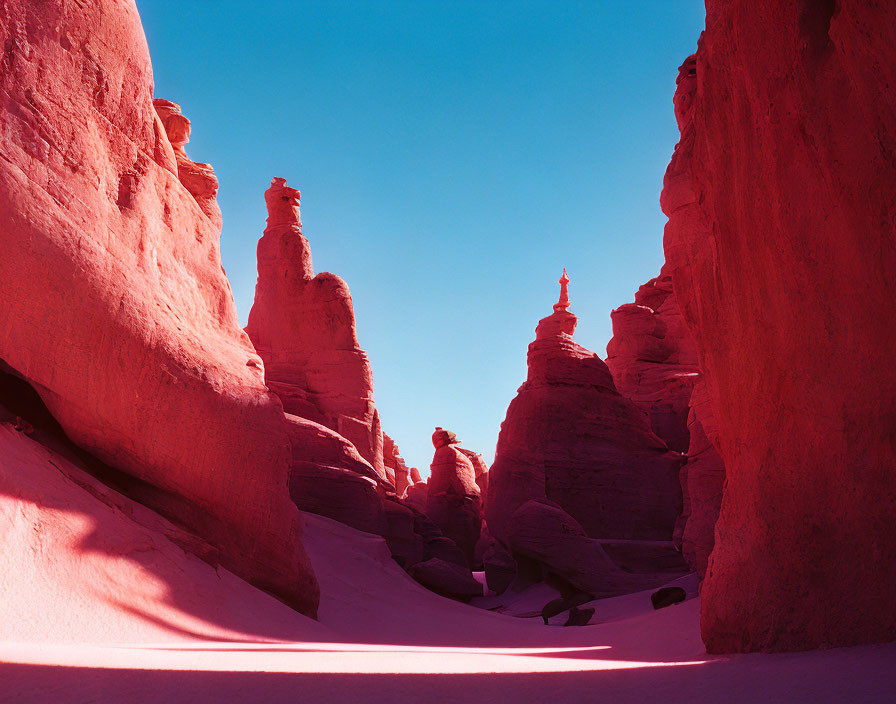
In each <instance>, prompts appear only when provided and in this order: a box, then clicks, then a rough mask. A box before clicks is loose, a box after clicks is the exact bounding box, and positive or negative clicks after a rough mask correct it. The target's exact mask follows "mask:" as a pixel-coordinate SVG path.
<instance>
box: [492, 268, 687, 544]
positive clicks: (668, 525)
mask: <svg viewBox="0 0 896 704" xmlns="http://www.w3.org/2000/svg"><path fill="white" fill-rule="evenodd" d="M559 283H560V300H559V301H558V302H557V303H556V304H554V312H553V313H552V314H551V315H549V316H548V317H546V318H544V319H542V320H541V321H539V323H538V327H537V328H536V330H535V341H534V342H532V343H531V344H530V345H529V353H528V365H529V375H528V378H527V380H526V382H525V383H524V384H523V385H522V386H521V387H520V389H519V391H518V393H517V396H516V398H514V399H513V401H512V402H511V403H510V407H509V408H508V409H507V417H506V419H505V420H504V423H503V424H502V425H501V433H500V435H499V437H498V446H497V450H496V454H495V462H494V464H493V465H492V467H491V470H490V472H489V477H490V480H489V491H488V500H487V501H486V520H487V522H488V526H489V531H490V532H491V534H492V535H493V536H494V537H496V538H497V539H499V540H501V541H502V542H504V543H505V544H506V543H507V542H508V539H509V533H510V532H511V529H512V525H511V524H512V521H511V517H512V516H513V514H514V513H515V512H516V511H517V510H518V509H519V508H520V507H521V506H523V504H525V503H526V502H528V501H530V500H533V499H534V500H545V499H547V500H548V501H549V502H550V503H553V504H554V505H557V506H559V507H561V508H562V509H563V510H564V511H565V512H566V513H568V514H569V515H570V516H572V517H573V518H574V519H575V521H577V522H578V523H579V524H580V525H581V526H582V528H583V529H584V531H585V533H587V535H588V536H589V537H591V538H599V539H608V540H650V541H670V540H671V539H672V531H673V528H674V526H675V520H676V518H677V516H678V514H679V511H680V509H681V489H680V486H679V483H678V470H679V468H680V466H681V455H679V454H678V453H673V452H670V451H669V450H668V448H667V447H666V444H665V443H664V442H663V441H662V440H661V439H660V438H658V437H657V436H656V435H654V433H653V432H652V431H651V430H650V427H649V426H648V423H647V419H646V417H645V415H644V413H643V411H641V410H640V409H639V408H638V407H637V406H635V405H634V404H633V403H632V402H631V401H629V400H628V399H626V398H624V397H622V396H621V395H620V394H619V393H618V392H617V391H616V387H615V386H614V384H613V378H612V376H611V375H610V371H609V369H608V368H607V365H606V364H605V363H604V362H603V361H602V360H601V359H600V358H599V357H598V356H597V355H596V354H594V353H593V352H591V351H589V350H587V349H585V348H584V347H582V346H581V345H579V344H577V343H576V342H575V340H574V339H573V332H574V331H575V328H576V323H577V318H576V316H575V315H573V314H572V313H570V312H569V310H568V309H569V305H570V304H569V294H568V285H569V277H568V276H567V275H566V270H565V269H564V271H563V276H562V277H561V278H560V282H559Z"/></svg>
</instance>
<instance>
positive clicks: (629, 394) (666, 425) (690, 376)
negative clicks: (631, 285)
mask: <svg viewBox="0 0 896 704" xmlns="http://www.w3.org/2000/svg"><path fill="white" fill-rule="evenodd" d="M610 317H611V318H612V320H613V338H612V339H611V340H610V342H609V344H608V345H607V367H608V368H609V369H610V373H611V374H612V375H613V383H614V384H615V385H616V390H617V391H618V392H619V393H620V394H622V395H623V396H625V397H626V398H628V399H631V400H632V401H634V402H635V404H636V405H637V406H638V407H639V408H641V409H643V410H644V412H645V413H647V416H648V418H649V419H650V428H651V430H653V432H654V433H656V435H657V436H658V437H660V438H661V439H662V440H663V441H664V442H665V443H666V445H668V446H669V449H671V450H675V451H677V452H682V453H683V452H687V450H688V444H689V441H690V437H689V433H688V423H687V421H688V402H689V400H690V398H691V391H692V389H693V387H694V384H695V383H696V380H697V377H698V375H699V371H698V367H697V349H696V347H695V345H694V342H693V340H692V338H691V335H690V333H689V332H688V330H687V328H685V326H684V321H683V320H682V317H681V313H680V312H679V310H678V305H677V303H676V301H675V295H674V294H673V293H672V277H671V276H670V275H669V274H668V273H667V272H666V271H663V272H661V273H660V275H659V276H658V277H656V278H654V279H651V280H650V281H648V282H647V283H646V284H644V285H643V286H642V287H641V288H640V289H639V290H638V293H637V294H636V295H635V302H634V303H627V304H625V305H622V306H619V308H617V309H616V310H614V311H613V312H612V313H611V315H610Z"/></svg>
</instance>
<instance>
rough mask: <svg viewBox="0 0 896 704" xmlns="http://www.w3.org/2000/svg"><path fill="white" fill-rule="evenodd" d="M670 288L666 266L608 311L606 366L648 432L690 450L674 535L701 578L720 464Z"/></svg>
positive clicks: (718, 496) (693, 353) (718, 497)
mask: <svg viewBox="0 0 896 704" xmlns="http://www.w3.org/2000/svg"><path fill="white" fill-rule="evenodd" d="M672 288H673V282H672V276H671V275H670V274H669V266H668V265H666V266H664V267H663V271H661V272H660V275H659V276H658V277H656V278H655V279H651V280H650V281H648V282H647V283H646V284H644V285H643V286H641V288H640V289H639V290H638V292H637V294H635V302H634V303H629V304H626V305H623V306H620V307H619V308H617V309H616V310H614V311H613V313H612V316H611V317H612V319H613V339H612V340H610V343H609V344H608V345H607V354H608V357H607V366H608V367H609V369H610V372H611V373H612V374H613V381H614V383H615V384H616V388H617V389H618V390H619V392H620V393H621V394H622V395H623V396H625V397H627V398H629V399H631V400H632V401H634V403H635V404H636V405H638V406H639V407H640V408H641V409H642V410H643V411H644V412H645V413H646V414H647V416H648V418H649V419H650V425H651V428H652V429H653V431H654V432H655V433H656V434H657V435H658V436H659V437H661V438H662V439H663V440H664V441H665V442H666V443H667V444H668V446H669V447H670V448H672V449H674V450H677V451H680V452H686V453H687V461H686V463H685V464H684V465H683V466H682V467H681V470H680V472H679V483H680V484H681V490H682V511H681V514H680V516H679V517H678V520H677V521H676V524H675V530H674V532H673V541H674V543H675V546H676V547H677V548H678V549H679V550H680V551H681V552H682V554H683V555H684V557H685V559H686V560H687V562H688V564H689V565H690V566H691V567H692V568H693V569H695V570H696V571H697V573H698V574H699V575H700V576H701V577H702V576H703V575H704V574H705V573H706V564H707V560H708V558H709V554H710V553H711V552H712V546H713V532H714V528H715V522H716V519H718V516H719V507H720V505H721V501H722V483H723V482H724V479H725V466H724V463H723V462H722V458H721V457H720V456H719V454H718V452H717V451H716V449H715V447H714V446H713V445H712V443H711V441H710V440H709V438H708V437H707V434H706V432H705V430H704V428H703V422H705V423H706V424H707V426H709V427H710V429H711V431H712V432H713V434H714V433H715V423H714V420H713V417H712V408H711V406H710V404H709V400H708V397H707V395H706V385H705V383H704V382H703V379H702V375H701V373H700V371H699V368H698V365H697V349H696V345H695V344H694V341H693V339H692V337H691V333H690V331H689V330H688V329H687V328H686V326H685V324H684V319H683V318H682V315H681V311H680V310H679V307H678V304H677V302H676V299H675V294H674V292H673V290H672ZM614 559H615V558H614Z"/></svg>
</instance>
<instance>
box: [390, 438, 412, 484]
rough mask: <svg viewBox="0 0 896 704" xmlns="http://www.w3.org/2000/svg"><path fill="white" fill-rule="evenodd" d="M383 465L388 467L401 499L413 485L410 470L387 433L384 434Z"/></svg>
mask: <svg viewBox="0 0 896 704" xmlns="http://www.w3.org/2000/svg"><path fill="white" fill-rule="evenodd" d="M383 464H384V465H385V467H386V472H387V473H388V474H390V475H391V479H392V483H393V484H394V485H395V494H396V495H397V496H399V497H402V496H404V495H405V494H406V493H407V490H408V487H409V486H410V485H411V484H412V483H413V482H412V481H411V475H410V470H409V468H408V465H407V463H406V462H405V461H404V457H402V456H401V453H400V452H399V451H398V445H396V444H395V441H394V440H393V439H392V438H390V437H389V436H388V435H386V434H385V433H383Z"/></svg>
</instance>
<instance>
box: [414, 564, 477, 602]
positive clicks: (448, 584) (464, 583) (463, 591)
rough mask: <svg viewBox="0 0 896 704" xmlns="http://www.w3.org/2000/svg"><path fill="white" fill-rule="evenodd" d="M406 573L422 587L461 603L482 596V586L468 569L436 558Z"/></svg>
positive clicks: (417, 565) (415, 566)
mask: <svg viewBox="0 0 896 704" xmlns="http://www.w3.org/2000/svg"><path fill="white" fill-rule="evenodd" d="M408 573H409V574H410V575H411V577H413V578H414V579H415V580H417V581H418V582H420V584H422V585H423V586H424V587H426V588H427V589H431V590H432V591H434V592H436V593H437V594H441V595H442V596H447V597H451V598H452V599H459V600H461V601H468V600H470V599H472V598H473V597H474V596H482V585H481V584H480V583H479V582H477V581H476V580H475V579H474V578H473V574H472V573H471V572H470V570H469V569H467V568H466V567H462V566H460V565H457V564H455V563H453V562H446V561H445V560H442V559H439V558H438V557H433V558H430V559H429V560H427V561H426V562H420V563H418V564H416V565H414V566H413V567H411V569H410V570H409V571H408Z"/></svg>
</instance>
